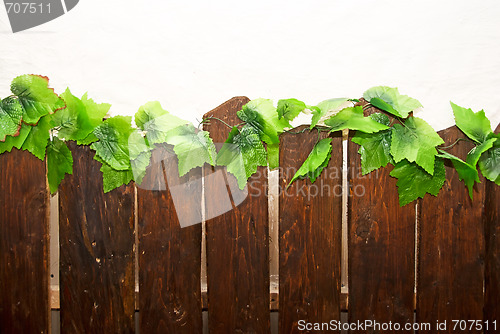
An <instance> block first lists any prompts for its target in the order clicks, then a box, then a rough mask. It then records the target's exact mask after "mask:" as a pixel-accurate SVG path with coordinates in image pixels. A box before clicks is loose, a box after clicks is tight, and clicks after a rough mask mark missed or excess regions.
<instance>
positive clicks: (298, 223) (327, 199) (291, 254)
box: [279, 126, 342, 333]
mask: <svg viewBox="0 0 500 334" xmlns="http://www.w3.org/2000/svg"><path fill="white" fill-rule="evenodd" d="M303 129H304V126H302V127H299V128H297V129H295V130H294V131H297V132H300V131H301V130H303ZM327 136H328V134H327V133H322V134H321V139H323V138H326V137H327ZM317 140H318V134H317V132H316V131H314V132H304V133H302V134H291V133H290V134H285V135H283V136H282V137H281V144H280V146H281V147H280V181H279V187H280V191H279V194H280V196H279V217H280V218H279V237H280V239H279V247H280V255H279V257H280V260H279V263H280V268H279V275H280V276H279V291H280V294H279V331H280V333H302V332H304V331H303V330H302V331H301V330H299V326H298V321H299V320H301V319H302V320H306V321H308V322H329V321H330V320H334V319H336V320H340V284H341V278H340V258H341V257H340V255H341V238H342V235H341V226H342V136H335V137H333V138H332V158H331V160H330V162H329V164H328V167H327V168H325V169H324V170H323V173H322V174H321V176H320V177H319V178H318V179H317V180H316V181H315V183H314V184H311V182H310V181H309V179H307V180H300V179H299V180H296V181H295V182H294V183H293V184H292V185H290V187H289V188H288V189H287V185H288V184H289V183H290V180H291V179H292V177H293V176H294V174H295V172H296V171H297V170H298V169H299V168H300V166H301V165H302V163H303V162H304V160H306V158H307V156H308V155H309V152H311V150H312V149H313V147H314V145H315V144H316V142H317Z"/></svg>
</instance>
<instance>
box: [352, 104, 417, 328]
mask: <svg viewBox="0 0 500 334" xmlns="http://www.w3.org/2000/svg"><path fill="white" fill-rule="evenodd" d="M361 105H366V101H364V100H362V101H361ZM375 112H382V111H381V110H379V109H377V108H374V107H369V108H367V109H366V110H365V115H369V114H372V113H375ZM389 116H390V115H389ZM391 118H392V117H391ZM352 135H354V133H353V132H351V133H350V136H352ZM358 150H359V145H357V144H355V143H353V142H352V141H350V140H349V142H348V161H349V164H348V166H349V187H350V189H349V200H348V201H349V210H348V229H349V321H350V322H356V321H358V320H359V321H365V320H375V321H377V322H379V323H382V322H384V323H388V322H389V321H391V322H392V323H393V324H394V323H400V324H405V323H412V322H413V310H414V297H415V296H414V287H415V215H416V213H415V203H410V204H408V205H406V206H404V207H400V205H399V195H398V191H397V187H396V182H397V179H395V178H393V177H391V176H390V175H389V173H390V172H391V170H392V169H393V167H392V166H388V167H385V168H380V169H378V170H375V171H373V172H372V173H370V174H367V175H362V171H361V156H360V154H359V153H358ZM358 332H361V333H363V332H364V333H381V332H384V333H391V331H381V330H376V329H374V328H366V329H365V330H364V331H357V333H358ZM398 332H399V333H404V332H406V331H403V330H402V331H398ZM409 332H411V331H407V333H409Z"/></svg>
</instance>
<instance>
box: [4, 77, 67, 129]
mask: <svg viewBox="0 0 500 334" xmlns="http://www.w3.org/2000/svg"><path fill="white" fill-rule="evenodd" d="M10 89H11V91H12V93H13V94H14V95H16V96H17V97H18V99H19V102H20V103H21V104H22V106H23V108H24V113H23V121H24V122H25V123H27V124H36V123H38V120H39V119H40V118H41V117H42V116H45V115H48V114H52V113H54V112H55V111H56V110H58V109H62V108H64V107H65V103H64V101H63V99H61V98H60V97H59V96H57V94H56V93H54V90H53V89H52V88H49V79H48V78H47V77H42V76H39V75H21V76H19V77H17V78H15V79H14V80H13V81H12V84H11V86H10Z"/></svg>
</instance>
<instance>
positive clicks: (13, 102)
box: [0, 97, 24, 142]
mask: <svg viewBox="0 0 500 334" xmlns="http://www.w3.org/2000/svg"><path fill="white" fill-rule="evenodd" d="M23 112H24V109H23V106H22V105H21V103H19V101H18V100H17V99H15V98H13V97H7V98H5V99H3V100H2V101H0V142H4V141H5V137H7V136H17V135H19V130H21V121H22V119H23Z"/></svg>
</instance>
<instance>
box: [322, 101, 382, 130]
mask: <svg viewBox="0 0 500 334" xmlns="http://www.w3.org/2000/svg"><path fill="white" fill-rule="evenodd" d="M325 124H326V125H328V126H329V127H330V132H334V131H339V130H344V129H350V130H359V131H362V132H366V133H374V132H378V131H382V130H386V129H388V128H389V127H388V126H387V125H384V124H381V123H379V122H377V121H375V120H373V118H371V117H365V116H363V108H362V107H360V106H356V107H349V108H344V109H342V110H341V111H339V112H338V113H337V114H335V115H333V116H332V117H330V118H329V119H327V120H326V121H325Z"/></svg>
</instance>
